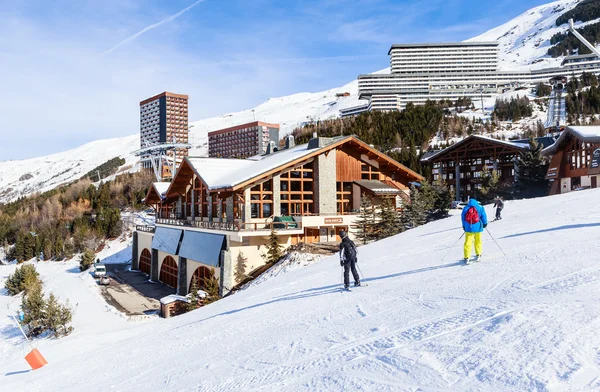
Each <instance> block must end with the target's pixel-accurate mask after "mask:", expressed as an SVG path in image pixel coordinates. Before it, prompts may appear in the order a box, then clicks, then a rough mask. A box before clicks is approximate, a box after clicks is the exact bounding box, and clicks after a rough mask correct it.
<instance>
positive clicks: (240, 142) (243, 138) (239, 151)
mask: <svg viewBox="0 0 600 392" xmlns="http://www.w3.org/2000/svg"><path fill="white" fill-rule="evenodd" d="M271 142H273V143H275V144H274V145H275V146H278V145H279V124H269V123H265V122H262V121H254V122H251V123H247V124H242V125H236V126H234V127H230V128H225V129H219V130H216V131H213V132H209V133H208V156H209V157H215V158H217V157H218V158H247V157H251V156H254V155H260V154H264V153H265V152H267V148H268V147H269V145H270V144H271Z"/></svg>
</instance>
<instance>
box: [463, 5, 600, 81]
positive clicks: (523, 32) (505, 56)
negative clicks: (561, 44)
mask: <svg viewBox="0 0 600 392" xmlns="http://www.w3.org/2000/svg"><path fill="white" fill-rule="evenodd" d="M579 2H580V0H559V1H553V2H549V3H547V4H544V5H541V6H538V7H534V8H531V9H530V10H528V11H525V12H524V13H522V14H521V15H519V16H517V17H516V18H514V19H512V20H510V21H508V22H506V23H504V24H502V25H500V26H498V27H496V28H494V29H491V30H489V31H487V32H485V33H483V34H481V35H479V36H477V37H474V38H471V39H469V40H468V41H498V42H499V43H500V47H499V49H500V56H499V58H500V64H499V66H500V68H501V69H513V70H514V69H538V68H549V67H557V66H559V65H560V63H561V62H562V60H563V59H564V57H557V58H552V57H550V56H548V54H547V53H548V49H549V48H550V47H551V44H550V38H552V36H553V35H555V34H557V33H565V32H567V31H568V29H569V27H568V24H567V23H564V24H562V25H561V26H556V20H557V19H558V17H559V16H560V15H562V14H564V13H565V12H567V11H570V10H571V9H573V8H575V7H576V6H577V4H578V3H579ZM598 21H600V19H595V20H591V21H588V22H585V23H582V22H576V23H575V28H581V27H583V26H586V25H588V24H593V23H597V22H598Z"/></svg>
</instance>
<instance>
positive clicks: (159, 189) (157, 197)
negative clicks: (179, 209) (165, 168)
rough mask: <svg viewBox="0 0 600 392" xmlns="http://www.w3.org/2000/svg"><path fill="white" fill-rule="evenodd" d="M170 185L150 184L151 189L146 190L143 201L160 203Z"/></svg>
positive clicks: (163, 183) (161, 183)
mask: <svg viewBox="0 0 600 392" xmlns="http://www.w3.org/2000/svg"><path fill="white" fill-rule="evenodd" d="M170 185H171V183H170V182H154V183H152V187H150V189H148V193H147V194H146V197H145V199H144V200H148V201H154V202H156V203H158V202H160V201H161V199H163V198H164V197H165V194H166V193H167V190H168V189H169V186H170Z"/></svg>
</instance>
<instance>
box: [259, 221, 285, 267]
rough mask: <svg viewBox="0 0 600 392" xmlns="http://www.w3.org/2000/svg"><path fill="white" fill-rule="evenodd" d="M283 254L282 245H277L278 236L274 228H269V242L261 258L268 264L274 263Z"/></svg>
mask: <svg viewBox="0 0 600 392" xmlns="http://www.w3.org/2000/svg"><path fill="white" fill-rule="evenodd" d="M282 256H283V247H282V246H281V245H279V237H278V236H277V234H275V229H274V228H271V234H270V235H269V243H268V244H267V253H266V254H264V255H263V258H264V259H265V261H266V262H267V263H268V264H275V263H276V262H278V261H279V259H281V257H282Z"/></svg>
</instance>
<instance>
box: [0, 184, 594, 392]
mask: <svg viewBox="0 0 600 392" xmlns="http://www.w3.org/2000/svg"><path fill="white" fill-rule="evenodd" d="M599 197H600V190H587V191H582V192H573V193H570V194H567V195H559V196H553V197H546V198H541V199H532V200H525V201H516V202H512V201H509V202H506V207H505V209H504V214H503V215H504V219H503V220H502V221H498V222H494V223H491V224H490V225H489V227H488V229H489V231H490V232H491V233H492V234H493V235H494V237H495V238H496V240H497V242H498V244H499V245H500V246H501V247H502V249H503V250H504V252H505V253H506V256H505V255H503V253H502V252H501V251H500V250H499V248H498V247H497V246H496V244H495V243H494V242H493V241H492V239H491V237H490V236H489V235H488V234H487V233H484V236H483V239H484V242H483V245H484V258H483V261H482V262H481V263H476V264H473V265H470V266H464V265H461V264H460V263H459V262H458V260H459V259H460V258H461V257H462V252H461V246H460V245H456V246H455V247H454V248H453V249H452V250H451V251H450V253H449V254H448V256H447V257H446V258H445V259H444V260H442V256H443V255H444V254H445V253H446V252H447V251H448V250H449V247H451V246H452V244H454V243H455V241H456V240H457V239H458V238H459V236H460V234H461V230H460V223H459V221H458V217H457V216H453V217H451V218H448V219H445V220H442V221H437V222H433V223H430V224H428V225H425V226H422V227H419V228H416V229H413V230H410V231H408V232H406V233H403V234H400V235H398V236H395V237H392V238H388V239H386V240H383V241H380V242H377V243H374V244H370V245H367V246H364V247H361V249H360V260H359V266H360V267H361V269H362V271H363V272H364V274H365V276H366V278H365V279H364V282H367V283H368V284H369V286H368V287H362V288H358V289H355V290H353V291H352V292H350V293H347V292H346V293H342V292H340V291H339V287H340V267H339V264H338V260H337V256H335V255H334V256H331V257H326V258H324V259H322V260H320V261H318V262H316V263H313V264H311V265H308V266H306V267H304V268H300V269H295V270H293V271H288V272H286V273H282V274H279V275H277V276H274V277H272V278H270V279H268V280H267V281H265V282H263V283H261V284H259V285H255V286H253V287H250V288H248V289H247V290H244V291H242V292H239V293H237V294H235V295H233V296H231V297H228V298H225V299H223V300H221V301H219V302H217V303H214V304H212V305H209V306H207V307H204V308H201V309H199V310H196V311H194V312H191V313H188V314H185V315H182V316H178V317H176V318H173V319H167V320H165V319H152V320H147V321H144V322H137V323H135V322H128V321H126V320H125V319H124V318H122V317H120V316H119V315H117V314H115V313H113V312H111V311H108V310H107V309H106V305H105V304H104V303H103V302H102V300H101V299H100V298H99V297H98V295H97V294H96V293H95V291H94V290H95V288H93V287H90V284H91V281H90V280H89V278H88V276H87V275H82V274H80V273H78V272H76V271H70V270H71V269H72V266H70V265H68V264H63V263H58V264H56V263H40V264H39V267H38V268H39V269H40V272H41V274H42V276H43V278H44V281H45V284H46V287H47V288H48V289H51V290H54V291H55V292H56V293H57V294H58V295H59V297H60V298H63V299H66V298H70V299H71V302H72V303H78V305H77V307H76V312H75V319H74V326H75V332H74V333H73V335H71V336H69V337H67V338H63V339H60V340H43V341H36V345H37V346H38V347H39V349H40V350H41V352H42V353H43V354H44V355H45V357H46V359H47V360H48V362H49V365H48V366H46V367H44V368H42V369H40V370H37V371H35V372H26V370H27V369H28V367H27V364H26V363H25V362H24V360H23V359H22V357H23V354H24V353H25V352H26V348H25V346H24V344H23V339H22V338H21V337H20V336H19V334H18V331H17V329H16V327H14V326H11V325H10V322H9V319H8V318H7V314H6V303H7V302H9V301H10V298H9V297H7V296H4V295H2V296H0V334H2V339H0V369H2V372H1V374H0V377H2V382H1V383H0V385H1V387H0V389H2V390H7V391H21V390H27V391H31V392H34V391H64V392H70V391H80V390H83V389H85V390H86V391H110V390H114V391H140V390H162V391H242V390H244V391H245V390H260V391H281V390H287V391H316V390H327V391H350V390H352V391H416V390H423V391H441V390H444V391H484V390H485V391H531V390H537V391H545V390H556V391H558V390H565V391H566V390H569V391H592V390H600V290H599V285H600V265H599V264H598V260H597V255H598V253H599V252H600V223H599V222H600V205H599V204H598V203H596V200H597V199H598V198H599ZM487 211H488V215H491V214H492V210H491V208H490V207H489V206H488V209H487ZM13 269H14V266H2V267H0V281H1V280H3V279H4V277H5V276H6V275H7V274H8V273H9V272H10V271H12V270H13Z"/></svg>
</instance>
